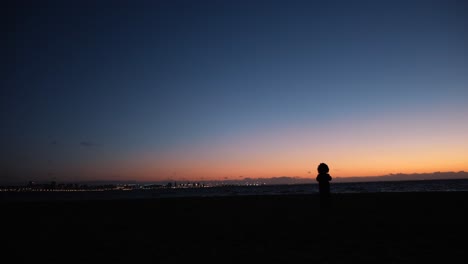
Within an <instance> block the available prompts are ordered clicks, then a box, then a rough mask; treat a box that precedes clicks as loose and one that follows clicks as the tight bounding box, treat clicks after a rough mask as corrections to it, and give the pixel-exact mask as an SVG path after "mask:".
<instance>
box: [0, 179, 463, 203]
mask: <svg viewBox="0 0 468 264" xmlns="http://www.w3.org/2000/svg"><path fill="white" fill-rule="evenodd" d="M331 191H332V193H379V192H454V191H468V179H461V180H426V181H392V182H359V183H358V182H356V183H333V184H331ZM314 193H318V186H317V185H316V184H297V185H264V186H223V187H210V188H185V189H184V188H173V189H167V188H164V189H155V190H132V191H82V192H0V200H2V201H54V200H55V201H60V200H65V201H69V200H116V199H148V198H149V199H151V198H169V197H210V196H239V195H294V194H314Z"/></svg>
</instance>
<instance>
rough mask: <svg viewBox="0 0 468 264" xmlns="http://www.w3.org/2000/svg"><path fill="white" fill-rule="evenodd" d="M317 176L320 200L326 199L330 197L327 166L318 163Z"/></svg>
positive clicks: (330, 178) (329, 177)
mask: <svg viewBox="0 0 468 264" xmlns="http://www.w3.org/2000/svg"><path fill="white" fill-rule="evenodd" d="M317 171H318V173H319V174H318V175H317V178H316V180H317V181H318V183H319V192H320V198H321V199H328V198H329V197H330V181H331V180H332V177H331V176H330V174H328V172H329V171H330V170H329V169H328V165H327V164H325V163H320V164H319V165H318V167H317Z"/></svg>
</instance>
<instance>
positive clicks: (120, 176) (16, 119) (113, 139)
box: [0, 0, 468, 182]
mask: <svg viewBox="0 0 468 264" xmlns="http://www.w3.org/2000/svg"><path fill="white" fill-rule="evenodd" d="M463 2H464V1H447V0H440V1H430V0H428V1H409V0H405V1H395V0H392V1H291V0H288V1H254V0H249V1H238V0H237V1H177V0H176V1H174V0H168V1H136V0H132V1H11V2H10V3H9V4H6V9H5V11H6V12H7V16H6V19H7V23H6V24H5V25H6V28H5V30H4V32H5V33H6V37H7V38H6V39H7V41H6V46H7V49H4V51H6V56H5V58H6V60H7V62H8V63H7V65H8V67H4V71H3V72H4V76H3V77H2V91H1V93H2V96H1V106H0V109H1V123H2V129H1V130H0V142H1V149H0V162H1V163H0V175H1V178H0V181H1V182H12V181H28V180H52V179H55V180H57V181H78V180H144V181H158V180H167V179H174V180H203V179H205V180H207V179H239V178H242V177H274V176H298V177H315V175H316V167H317V165H318V164H319V163H320V162H326V163H327V164H328V165H329V166H330V169H331V171H330V173H331V174H332V176H342V177H346V176H371V175H384V174H388V173H400V172H401V173H421V172H433V171H460V170H468V103H467V100H468V5H467V4H466V3H463Z"/></svg>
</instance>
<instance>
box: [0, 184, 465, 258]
mask: <svg viewBox="0 0 468 264" xmlns="http://www.w3.org/2000/svg"><path fill="white" fill-rule="evenodd" d="M467 202H468V193H467V192H440V193H437V192H427V193H367V194H334V195H333V196H332V201H331V204H330V207H328V208H321V206H320V200H319V197H318V195H316V194H313V195H276V196H239V197H205V198H202V197H199V198H160V199H145V200H124V201H69V202H63V201H62V202H61V201H55V202H6V201H2V202H1V203H0V204H1V208H2V209H1V211H2V219H3V222H4V224H3V232H2V233H3V235H2V237H3V240H4V241H6V242H7V245H6V247H4V249H5V251H4V252H5V253H4V256H9V257H11V259H12V260H14V261H13V262H9V263H15V262H17V263H20V262H22V263H30V262H31V261H34V262H37V261H38V260H43V261H44V262H43V263H51V262H54V263H89V262H95V261H99V262H104V263H133V262H134V263H143V262H145V263H187V262H195V261H203V262H207V261H209V262H217V263H245V262H259V261H261V262H263V263H302V262H308V263H352V262H353V263H354V262H361V263H362V262H366V263H415V262H426V261H437V262H442V261H443V262H444V263H462V262H463V261H464V260H465V259H466V248H467V245H468V243H467V235H468V227H467V225H466V223H467V222H468V221H467V220H468V219H467V217H466V216H465V213H466V212H467V211H468V203H467Z"/></svg>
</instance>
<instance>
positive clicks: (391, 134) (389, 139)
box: [89, 113, 468, 181]
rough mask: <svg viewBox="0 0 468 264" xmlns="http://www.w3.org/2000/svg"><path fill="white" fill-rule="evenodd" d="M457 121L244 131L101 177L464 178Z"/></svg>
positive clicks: (98, 170) (463, 130)
mask: <svg viewBox="0 0 468 264" xmlns="http://www.w3.org/2000/svg"><path fill="white" fill-rule="evenodd" d="M462 116H463V113H460V116H452V117H451V118H446V117H445V116H442V117H441V116H437V115H432V114H429V113H428V114H425V115H423V116H421V115H419V116H414V115H413V116H409V115H408V116H406V118H405V119H402V118H396V117H394V118H391V117H387V118H379V119H375V120H362V121H360V122H359V123H356V122H354V123H352V124H350V123H349V122H346V121H344V122H343V121H342V122H336V123H334V124H328V125H327V126H323V127H314V126H292V127H288V128H270V129H265V130H262V131H256V132H252V131H248V132H246V133H245V134H239V135H238V136H236V137H235V138H224V139H223V138H221V139H217V140H213V141H210V142H203V143H200V144H197V145H192V146H186V148H183V149H178V150H173V151H172V152H171V153H146V154H141V156H139V157H132V158H129V160H124V161H119V162H110V163H108V164H106V165H103V164H99V165H97V164H96V166H95V167H94V168H95V169H93V170H91V171H89V172H90V173H91V174H94V175H99V177H101V178H102V177H106V176H105V175H111V176H107V177H106V178H109V177H112V178H115V177H117V178H122V179H127V178H128V179H133V180H144V181H157V180H167V179H173V180H224V179H231V180H233V179H242V178H246V177H248V178H264V177H280V176H290V177H301V178H306V177H315V175H316V174H317V172H316V167H317V165H318V164H319V163H320V162H325V163H327V164H328V165H329V167H330V174H331V175H332V176H334V177H352V176H381V175H388V174H392V173H393V174H396V173H407V174H411V173H432V172H436V171H455V172H457V171H467V170H468V139H467V137H466V135H468V124H465V123H462V122H459V120H461V119H460V118H463V117H462Z"/></svg>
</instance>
